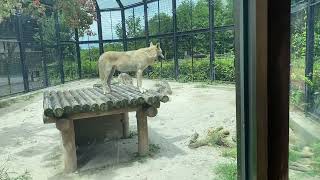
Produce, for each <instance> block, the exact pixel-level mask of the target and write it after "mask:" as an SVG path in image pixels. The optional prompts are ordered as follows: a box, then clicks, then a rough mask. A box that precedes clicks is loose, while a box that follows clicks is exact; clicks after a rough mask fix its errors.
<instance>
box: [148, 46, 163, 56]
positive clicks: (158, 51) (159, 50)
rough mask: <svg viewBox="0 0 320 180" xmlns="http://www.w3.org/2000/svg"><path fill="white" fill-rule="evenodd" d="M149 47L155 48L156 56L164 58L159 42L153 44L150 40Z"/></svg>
mask: <svg viewBox="0 0 320 180" xmlns="http://www.w3.org/2000/svg"><path fill="white" fill-rule="evenodd" d="M150 47H151V48H153V49H155V52H156V56H157V57H160V58H162V59H164V56H163V54H162V49H161V48H160V43H157V44H156V45H153V44H152V42H150Z"/></svg>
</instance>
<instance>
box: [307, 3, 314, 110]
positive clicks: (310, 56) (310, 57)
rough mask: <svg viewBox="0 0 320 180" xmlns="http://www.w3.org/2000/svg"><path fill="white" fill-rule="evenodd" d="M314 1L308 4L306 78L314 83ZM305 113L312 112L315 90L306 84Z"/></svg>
mask: <svg viewBox="0 0 320 180" xmlns="http://www.w3.org/2000/svg"><path fill="white" fill-rule="evenodd" d="M313 3H314V0H308V4H307V7H308V8H307V40H306V59H305V63H306V67H305V77H307V78H308V80H309V81H311V82H312V79H313V64H314V16H315V10H314V5H312V4H313ZM305 102H306V106H305V111H306V112H309V111H312V109H313V107H314V102H313V88H312V86H311V85H310V84H308V83H305Z"/></svg>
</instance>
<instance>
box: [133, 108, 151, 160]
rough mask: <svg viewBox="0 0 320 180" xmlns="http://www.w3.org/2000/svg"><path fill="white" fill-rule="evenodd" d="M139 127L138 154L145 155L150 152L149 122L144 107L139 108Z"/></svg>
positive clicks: (137, 115)
mask: <svg viewBox="0 0 320 180" xmlns="http://www.w3.org/2000/svg"><path fill="white" fill-rule="evenodd" d="M136 117H137V128H138V154H139V155H140V156H145V155H147V154H148V153H149V142H148V122H147V116H146V114H145V111H144V110H143V108H139V109H138V110H137V114H136Z"/></svg>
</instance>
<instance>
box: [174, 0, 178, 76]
mask: <svg viewBox="0 0 320 180" xmlns="http://www.w3.org/2000/svg"><path fill="white" fill-rule="evenodd" d="M172 26H173V59H174V72H175V78H176V79H178V76H179V63H178V52H177V51H178V49H177V4H176V0H172Z"/></svg>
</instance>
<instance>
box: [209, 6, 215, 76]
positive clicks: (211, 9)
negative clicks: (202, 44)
mask: <svg viewBox="0 0 320 180" xmlns="http://www.w3.org/2000/svg"><path fill="white" fill-rule="evenodd" d="M209 29H210V38H209V39H210V79H211V80H215V79H216V76H215V75H216V73H215V67H214V60H215V58H214V0H209Z"/></svg>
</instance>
